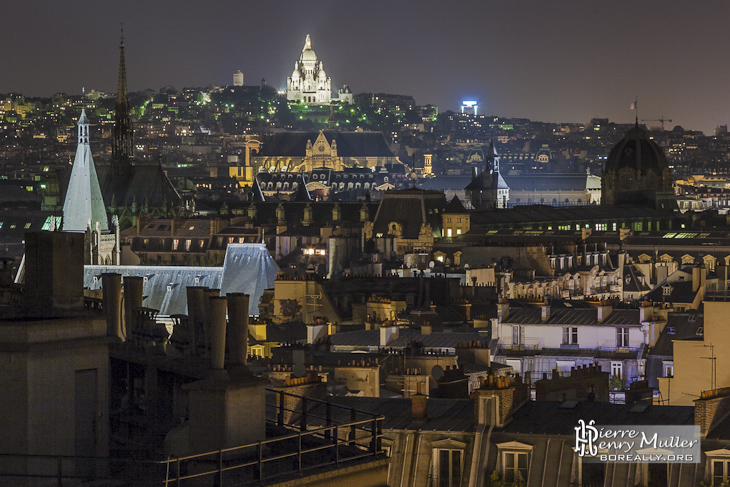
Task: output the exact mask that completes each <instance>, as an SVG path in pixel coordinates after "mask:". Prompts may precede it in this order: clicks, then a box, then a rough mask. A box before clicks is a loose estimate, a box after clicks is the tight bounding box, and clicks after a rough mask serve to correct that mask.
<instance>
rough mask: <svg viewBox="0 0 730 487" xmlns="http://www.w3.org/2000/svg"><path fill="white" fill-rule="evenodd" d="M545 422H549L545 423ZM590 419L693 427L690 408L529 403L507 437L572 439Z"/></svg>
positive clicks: (514, 419)
mask: <svg viewBox="0 0 730 487" xmlns="http://www.w3.org/2000/svg"><path fill="white" fill-rule="evenodd" d="M546 418H550V420H549V421H546V420H545V419H546ZM579 419H582V420H584V421H586V422H588V421H589V420H591V419H593V420H595V421H596V423H597V424H610V425H637V424H641V425H693V424H694V407H693V406H654V405H645V404H635V405H630V404H612V403H603V402H589V401H581V402H577V403H576V402H575V401H566V402H552V401H551V402H547V401H528V402H526V403H525V404H523V405H522V407H520V408H519V409H518V410H517V411H515V412H514V414H513V416H512V421H511V422H510V423H509V424H508V425H507V426H505V428H504V431H505V432H509V433H523V434H537V435H569V436H573V437H575V429H574V428H575V427H576V425H577V424H578V420H579Z"/></svg>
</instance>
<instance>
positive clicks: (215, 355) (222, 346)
mask: <svg viewBox="0 0 730 487" xmlns="http://www.w3.org/2000/svg"><path fill="white" fill-rule="evenodd" d="M208 300H209V302H210V304H209V307H210V324H211V330H210V357H211V359H210V368H211V369H213V370H223V369H225V359H226V304H227V301H228V300H227V299H226V298H222V297H220V296H209V297H208Z"/></svg>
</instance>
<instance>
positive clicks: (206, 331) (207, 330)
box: [202, 288, 221, 357]
mask: <svg viewBox="0 0 730 487" xmlns="http://www.w3.org/2000/svg"><path fill="white" fill-rule="evenodd" d="M220 295H221V290H220V289H207V288H206V289H204V290H203V315H202V321H203V336H204V343H205V348H204V349H203V356H205V357H209V356H210V355H209V354H210V350H211V347H212V341H211V340H212V339H211V333H212V331H213V308H212V307H211V306H212V303H213V301H212V300H211V299H210V298H214V297H220Z"/></svg>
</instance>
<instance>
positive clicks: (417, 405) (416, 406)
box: [411, 382, 428, 419]
mask: <svg viewBox="0 0 730 487" xmlns="http://www.w3.org/2000/svg"><path fill="white" fill-rule="evenodd" d="M411 416H413V419H426V417H427V416H428V396H426V395H425V394H421V383H420V382H418V383H416V393H415V394H413V395H412V396H411Z"/></svg>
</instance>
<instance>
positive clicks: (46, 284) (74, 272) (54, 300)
mask: <svg viewBox="0 0 730 487" xmlns="http://www.w3.org/2000/svg"><path fill="white" fill-rule="evenodd" d="M25 259H26V266H25V296H26V303H27V306H28V312H29V313H30V314H31V315H32V316H56V315H58V314H62V313H64V312H77V311H80V310H81V309H83V306H84V294H83V291H84V234H81V233H71V232H28V233H26V234H25Z"/></svg>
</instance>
